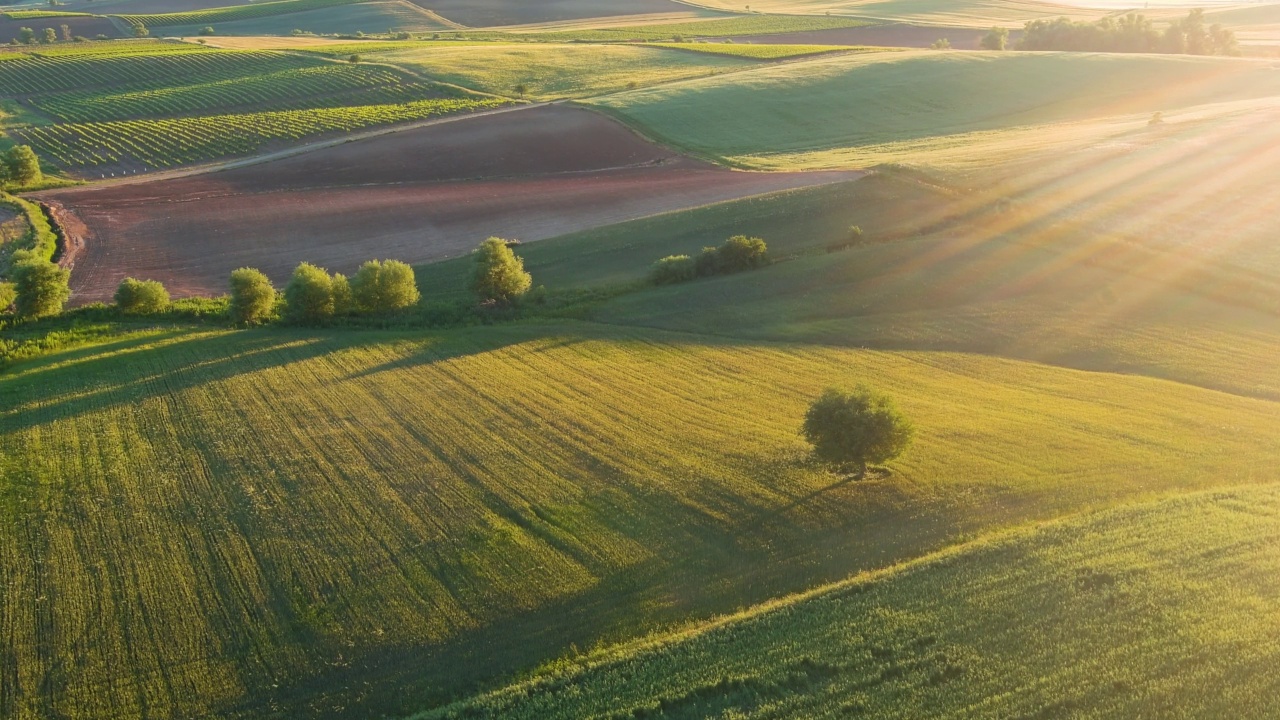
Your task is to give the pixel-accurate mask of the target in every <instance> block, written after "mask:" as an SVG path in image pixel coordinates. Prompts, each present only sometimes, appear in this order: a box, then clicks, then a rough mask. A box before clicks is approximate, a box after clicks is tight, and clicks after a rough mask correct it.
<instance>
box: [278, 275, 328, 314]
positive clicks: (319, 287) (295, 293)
mask: <svg viewBox="0 0 1280 720" xmlns="http://www.w3.org/2000/svg"><path fill="white" fill-rule="evenodd" d="M284 303H285V310H284V317H285V320H287V321H289V322H293V323H318V322H324V321H325V320H328V319H329V318H331V317H333V307H334V302H333V278H331V277H329V273H327V272H325V271H324V270H321V269H320V268H318V267H316V266H315V265H312V264H311V263H305V262H304V263H302V264H300V265H298V267H297V268H295V269H294V271H293V276H292V277H290V278H289V284H288V285H286V286H285V288H284Z"/></svg>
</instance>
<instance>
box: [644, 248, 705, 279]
mask: <svg viewBox="0 0 1280 720" xmlns="http://www.w3.org/2000/svg"><path fill="white" fill-rule="evenodd" d="M697 275H698V267H697V263H696V262H694V259H693V258H691V257H689V256H688V255H668V256H667V257H664V258H662V259H661V260H659V261H658V262H656V263H654V264H653V269H652V270H650V271H649V282H652V283H653V284H654V285H673V284H675V283H682V282H688V281H689V280H692V279H694V278H695V277H697Z"/></svg>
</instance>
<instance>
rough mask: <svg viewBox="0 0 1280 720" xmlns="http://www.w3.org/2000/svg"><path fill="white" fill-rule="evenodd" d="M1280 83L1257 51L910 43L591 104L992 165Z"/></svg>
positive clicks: (873, 159) (743, 147)
mask: <svg viewBox="0 0 1280 720" xmlns="http://www.w3.org/2000/svg"><path fill="white" fill-rule="evenodd" d="M1278 93H1280V75H1278V74H1276V73H1275V72H1274V71H1273V70H1271V69H1270V67H1269V65H1268V64H1266V63H1264V62H1255V61H1251V60H1238V59H1212V58H1181V57H1160V56H1141V57H1138V56H1118V55H1097V54H1080V53H1047V54H1042V53H998V54H997V53H939V52H931V51H911V52H900V53H871V54H862V55H843V56H838V57H830V58H819V59H816V60H810V61H806V62H800V63H790V64H785V65H778V66H770V67H762V68H758V69H753V70H750V71H748V72H746V73H742V74H735V75H734V76H733V77H731V78H730V77H713V78H701V79H697V80H690V81H685V82H681V83H675V84H671V85H666V86H663V87H661V88H652V89H646V90H638V91H635V92H629V93H622V94H618V95H613V96H609V97H604V98H598V99H595V100H593V101H592V103H593V104H595V105H596V106H597V107H600V108H602V109H604V110H607V111H609V112H611V113H614V114H616V115H618V116H619V117H621V118H623V119H624V120H626V121H628V122H631V123H633V124H635V125H636V126H638V127H639V128H641V129H642V130H643V131H645V132H646V133H647V134H649V135H651V136H654V137H657V138H660V139H662V140H664V141H667V142H670V143H672V144H674V145H676V146H678V147H682V148H686V149H689V150H691V151H693V152H695V153H698V154H701V155H706V156H710V157H714V158H718V159H721V160H723V161H725V162H729V163H732V164H735V165H742V166H747V167H753V168H763V169H773V170H776V169H815V168H823V167H858V166H868V165H874V164H878V163H882V162H911V161H913V160H915V159H919V158H921V157H922V156H924V157H926V158H927V157H928V155H930V154H934V155H936V156H937V158H938V162H941V163H946V164H951V165H962V164H969V165H980V164H981V163H983V162H985V163H986V164H987V165H990V164H991V160H992V157H993V155H992V154H991V153H993V152H995V151H997V150H1000V149H1003V150H1004V151H1006V152H1007V151H1008V150H1009V146H1010V145H1018V144H1024V143H1033V144H1035V143H1045V142H1054V141H1055V140H1056V139H1059V138H1061V137H1066V138H1067V141H1066V142H1065V143H1061V145H1060V146H1063V145H1066V144H1070V143H1072V142H1074V143H1076V144H1077V145H1078V144H1079V142H1078V141H1079V140H1080V139H1081V137H1080V132H1078V124H1080V123H1086V126H1085V128H1086V129H1085V131H1084V133H1085V134H1090V133H1091V134H1092V137H1097V136H1098V135H1100V134H1105V133H1112V134H1114V132H1115V131H1116V125H1117V123H1127V126H1126V127H1127V128H1128V129H1137V128H1141V127H1144V126H1145V121H1146V119H1147V118H1148V117H1150V115H1151V113H1152V112H1154V111H1156V110H1163V111H1165V112H1170V111H1173V110H1176V109H1178V108H1191V107H1195V106H1199V105H1204V104H1210V103H1223V102H1228V101H1245V100H1250V101H1253V100H1257V99H1262V98H1269V97H1273V96H1275V95H1277V94H1278ZM974 98H980V99H981V102H974ZM1099 128H1101V130H1099ZM1073 133H1074V136H1073ZM1006 140H1007V141H1008V142H1005V143H1004V146H1003V148H1001V143H1002V142H1004V141H1006ZM966 147H969V148H973V150H971V151H969V152H965V148H966ZM995 157H1001V156H995ZM1001 159H1004V158H1003V157H1002V158H1001Z"/></svg>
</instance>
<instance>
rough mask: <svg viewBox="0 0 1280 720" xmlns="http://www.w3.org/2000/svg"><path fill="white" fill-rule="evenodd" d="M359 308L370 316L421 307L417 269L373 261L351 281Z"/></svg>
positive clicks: (396, 263) (391, 261) (392, 262)
mask: <svg viewBox="0 0 1280 720" xmlns="http://www.w3.org/2000/svg"><path fill="white" fill-rule="evenodd" d="M351 294H352V296H353V298H354V299H355V304H356V308H357V309H358V310H359V311H360V312H366V313H389V312H395V311H397V310H404V309H405V308H408V307H412V306H413V305H415V304H417V302H418V300H419V298H421V297H422V296H421V294H419V293H418V279H417V278H416V277H414V274H413V268H411V267H409V266H408V265H406V264H404V263H402V262H400V261H399V260H386V261H383V262H378V261H377V260H370V261H369V262H367V263H365V264H364V265H361V266H360V270H359V271H357V272H356V275H355V277H354V278H352V279H351Z"/></svg>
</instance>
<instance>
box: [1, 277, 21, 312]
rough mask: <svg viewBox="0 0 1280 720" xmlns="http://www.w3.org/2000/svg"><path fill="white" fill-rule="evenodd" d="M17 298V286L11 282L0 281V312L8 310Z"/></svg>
mask: <svg viewBox="0 0 1280 720" xmlns="http://www.w3.org/2000/svg"><path fill="white" fill-rule="evenodd" d="M17 299H18V288H17V287H15V286H14V284H13V283H7V282H0V312H8V311H9V308H11V307H13V301H14V300H17Z"/></svg>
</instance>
